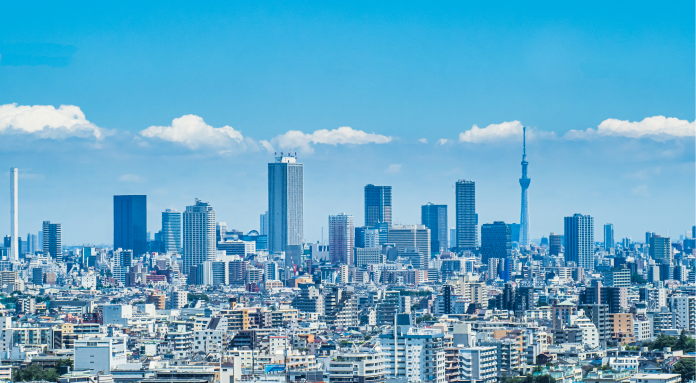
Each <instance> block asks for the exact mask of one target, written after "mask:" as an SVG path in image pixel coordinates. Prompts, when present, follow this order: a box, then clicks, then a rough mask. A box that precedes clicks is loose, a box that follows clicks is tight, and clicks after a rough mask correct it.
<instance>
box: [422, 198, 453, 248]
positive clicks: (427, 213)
mask: <svg viewBox="0 0 696 383" xmlns="http://www.w3.org/2000/svg"><path fill="white" fill-rule="evenodd" d="M421 224H423V225H425V227H427V228H428V229H430V251H432V252H433V254H435V253H438V254H439V253H441V252H442V251H443V250H446V249H447V227H448V226H447V205H434V204H433V203H430V202H428V204H426V205H423V206H421Z"/></svg>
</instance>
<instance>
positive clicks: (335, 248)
mask: <svg viewBox="0 0 696 383" xmlns="http://www.w3.org/2000/svg"><path fill="white" fill-rule="evenodd" d="M354 239H355V232H354V229H353V216H352V215H346V214H343V213H341V214H339V215H330V216H329V257H330V260H331V263H333V264H334V265H337V264H344V265H353V264H354V262H353V247H354V243H353V241H354Z"/></svg>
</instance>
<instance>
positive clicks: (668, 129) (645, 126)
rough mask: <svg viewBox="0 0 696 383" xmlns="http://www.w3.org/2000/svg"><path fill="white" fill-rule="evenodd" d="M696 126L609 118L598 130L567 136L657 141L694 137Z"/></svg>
mask: <svg viewBox="0 0 696 383" xmlns="http://www.w3.org/2000/svg"><path fill="white" fill-rule="evenodd" d="M695 135H696V124H695V123H694V122H689V121H687V120H680V119H678V118H674V117H669V118H667V117H665V116H654V117H647V118H645V119H643V121H633V122H630V121H622V120H617V119H615V118H609V119H606V120H604V121H602V123H601V124H599V126H598V127H597V129H596V130H595V129H592V128H588V129H587V130H571V131H569V132H567V133H566V134H565V136H564V137H565V138H567V139H571V140H574V139H592V138H596V137H600V136H618V137H629V138H644V137H647V138H652V139H653V140H656V141H663V140H669V139H676V138H681V137H693V136H695Z"/></svg>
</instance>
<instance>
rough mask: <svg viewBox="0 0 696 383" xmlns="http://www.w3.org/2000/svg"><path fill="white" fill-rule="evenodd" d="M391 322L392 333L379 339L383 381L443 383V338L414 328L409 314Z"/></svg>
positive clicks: (428, 331) (437, 333)
mask: <svg viewBox="0 0 696 383" xmlns="http://www.w3.org/2000/svg"><path fill="white" fill-rule="evenodd" d="M394 322H395V323H394V329H393V332H391V333H382V334H381V335H380V336H379V342H380V344H381V345H382V352H384V354H385V364H384V369H385V373H386V376H387V379H389V380H390V381H398V382H434V383H445V381H446V378H445V346H444V337H445V335H444V334H443V333H442V332H441V331H440V330H434V329H424V328H416V327H414V326H413V325H412V318H411V314H397V315H396V318H395V321H394Z"/></svg>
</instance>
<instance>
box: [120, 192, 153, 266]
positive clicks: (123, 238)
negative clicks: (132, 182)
mask: <svg viewBox="0 0 696 383" xmlns="http://www.w3.org/2000/svg"><path fill="white" fill-rule="evenodd" d="M147 241H148V238H147V196H144V195H115V196H114V249H119V248H120V249H124V250H133V254H135V256H136V257H140V256H142V255H143V254H145V253H147Z"/></svg>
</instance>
